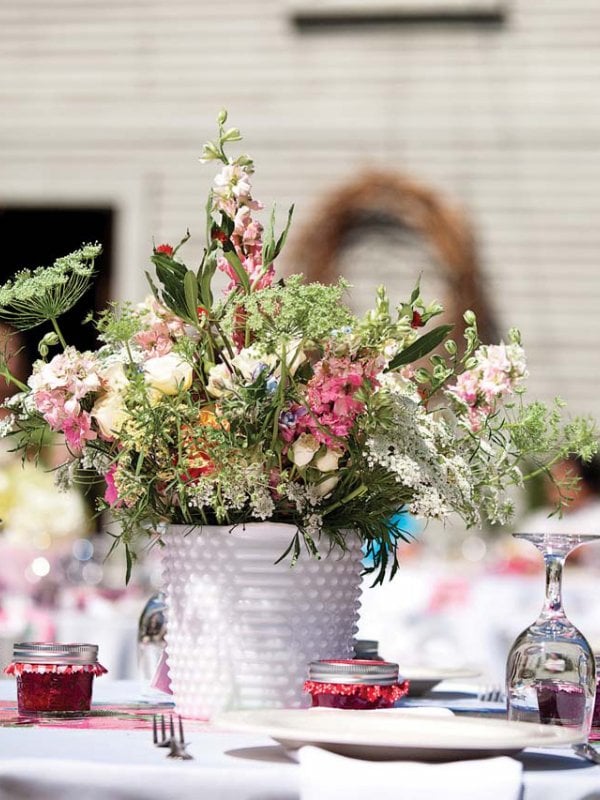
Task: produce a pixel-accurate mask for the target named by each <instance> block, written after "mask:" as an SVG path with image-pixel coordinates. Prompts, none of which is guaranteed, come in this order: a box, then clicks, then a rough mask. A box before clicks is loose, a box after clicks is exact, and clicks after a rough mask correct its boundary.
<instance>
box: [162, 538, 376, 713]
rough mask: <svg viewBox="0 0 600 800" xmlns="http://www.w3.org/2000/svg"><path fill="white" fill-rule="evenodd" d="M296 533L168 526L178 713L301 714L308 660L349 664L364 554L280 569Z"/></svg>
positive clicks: (303, 560)
mask: <svg viewBox="0 0 600 800" xmlns="http://www.w3.org/2000/svg"><path fill="white" fill-rule="evenodd" d="M295 533H296V528H295V527H294V526H292V525H284V524H277V523H251V524H247V525H245V526H244V527H242V526H239V527H236V528H235V529H234V530H232V529H231V527H229V526H226V527H218V526H203V527H202V528H190V527H189V526H182V525H173V526H170V527H169V528H168V529H167V532H166V534H165V536H164V543H165V547H164V548H163V563H164V570H165V592H166V595H167V609H168V611H167V634H166V642H167V658H168V665H169V676H170V679H171V689H172V691H173V696H174V700H175V706H176V711H177V713H178V714H181V715H182V716H187V717H197V718H201V719H210V718H211V717H213V716H214V715H215V714H217V713H219V712H221V711H225V710H229V709H234V708H235V709H248V708H299V707H302V706H303V705H307V699H306V696H305V695H304V694H303V691H302V687H303V683H304V680H305V678H306V673H307V665H308V663H309V662H310V661H314V660H315V659H321V658H352V655H353V645H354V635H355V633H356V631H357V625H356V623H357V621H358V609H359V607H360V603H359V596H360V592H361V589H360V574H361V558H362V553H361V547H360V541H359V539H358V537H356V536H353V535H352V536H350V537H349V549H348V551H347V552H346V553H344V554H341V553H340V551H339V550H337V551H332V552H331V553H329V554H328V555H324V556H323V558H322V559H321V560H317V559H315V558H311V557H310V556H309V555H308V554H307V553H306V552H303V553H302V554H301V556H300V558H299V559H298V561H297V563H296V564H295V565H294V566H293V567H292V566H290V558H289V557H286V558H285V559H284V560H283V561H281V562H280V563H278V564H276V563H275V562H276V561H277V559H278V558H279V557H280V556H281V555H282V553H283V552H284V551H285V550H286V548H287V547H288V545H289V543H290V541H291V540H292V538H293V536H294V535H295Z"/></svg>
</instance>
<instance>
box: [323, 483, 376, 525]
mask: <svg viewBox="0 0 600 800" xmlns="http://www.w3.org/2000/svg"><path fill="white" fill-rule="evenodd" d="M366 491H367V487H366V486H365V485H364V483H361V485H360V486H357V487H356V489H354V491H352V492H350V494H348V495H346V497H344V498H343V499H342V500H338V501H337V503H334V504H333V505H332V506H329V508H326V509H325V510H324V511H323V516H324V517H326V516H327V514H331V512H332V511H335V510H336V509H337V508H339V507H340V506H345V505H346V504H347V503H349V502H350V501H351V500H354V499H355V498H357V497H360V496H361V495H363V494H364V493H365V492H366Z"/></svg>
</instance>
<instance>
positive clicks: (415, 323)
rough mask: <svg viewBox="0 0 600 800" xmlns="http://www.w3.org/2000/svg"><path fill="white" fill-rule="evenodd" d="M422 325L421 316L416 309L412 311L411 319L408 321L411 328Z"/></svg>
mask: <svg viewBox="0 0 600 800" xmlns="http://www.w3.org/2000/svg"><path fill="white" fill-rule="evenodd" d="M423 325H424V323H423V317H422V316H421V315H420V314H419V312H418V311H413V315H412V320H411V321H410V327H411V328H422V327H423Z"/></svg>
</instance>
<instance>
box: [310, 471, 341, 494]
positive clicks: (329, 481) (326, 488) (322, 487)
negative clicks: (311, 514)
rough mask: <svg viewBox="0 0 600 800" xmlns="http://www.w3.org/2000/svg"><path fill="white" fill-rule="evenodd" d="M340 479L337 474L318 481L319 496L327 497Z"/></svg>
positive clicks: (317, 490)
mask: <svg viewBox="0 0 600 800" xmlns="http://www.w3.org/2000/svg"><path fill="white" fill-rule="evenodd" d="M338 481H339V477H338V476H337V475H332V476H331V477H330V478H325V480H324V481H321V483H317V484H316V485H315V492H316V493H317V496H318V497H325V496H326V495H328V494H329V493H330V492H332V491H333V490H334V489H335V487H336V486H337V484H338Z"/></svg>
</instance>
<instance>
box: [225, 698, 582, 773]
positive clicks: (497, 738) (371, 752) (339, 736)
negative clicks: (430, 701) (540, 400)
mask: <svg viewBox="0 0 600 800" xmlns="http://www.w3.org/2000/svg"><path fill="white" fill-rule="evenodd" d="M215 725H216V726H217V727H219V728H221V729H226V730H228V731H239V732H243V733H252V734H262V735H264V736H270V737H271V738H272V739H275V741H277V742H279V743H280V744H281V745H283V747H284V748H285V749H286V750H288V751H291V752H292V754H293V751H295V750H298V748H300V747H302V746H303V745H308V744H310V745H316V746H318V747H322V748H324V749H325V750H330V751H331V752H334V753H339V754H340V755H345V756H350V757H352V758H362V759H367V760H371V761H386V760H398V759H402V760H404V759H411V760H417V761H455V760H458V759H468V758H483V757H488V756H496V755H511V754H514V753H518V752H519V751H521V750H524V749H525V748H526V747H541V748H546V747H565V746H568V745H571V744H574V743H575V742H577V741H580V740H581V735H580V734H578V733H577V732H574V731H572V730H569V729H568V728H560V727H557V726H553V725H537V724H534V723H531V722H508V721H507V720H490V719H479V718H471V717H446V716H444V717H438V716H431V715H426V714H423V715H418V714H416V713H415V712H414V710H412V711H411V712H409V711H403V710H402V709H389V710H385V711H383V710H382V711H348V710H341V709H328V708H323V709H320V708H312V709H304V710H295V709H294V710H287V709H261V710H257V711H230V712H227V713H225V714H221V715H220V716H219V717H218V718H217V719H216V721H215Z"/></svg>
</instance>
